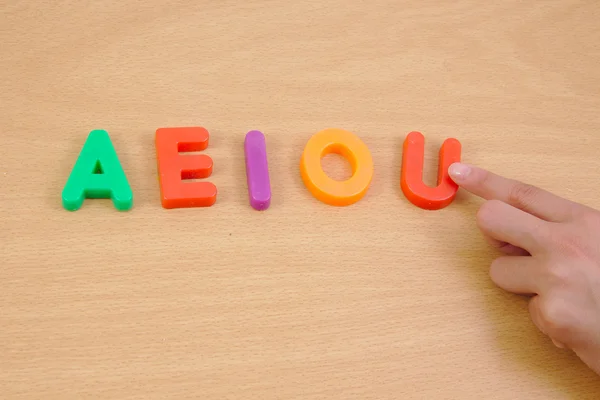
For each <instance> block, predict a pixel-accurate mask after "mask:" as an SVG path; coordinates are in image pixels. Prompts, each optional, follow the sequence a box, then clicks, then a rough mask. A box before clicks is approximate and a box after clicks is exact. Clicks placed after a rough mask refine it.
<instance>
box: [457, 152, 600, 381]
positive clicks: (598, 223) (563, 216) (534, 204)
mask: <svg viewBox="0 0 600 400" xmlns="http://www.w3.org/2000/svg"><path fill="white" fill-rule="evenodd" d="M449 173H450V176H451V177H452V179H453V180H454V181H455V182H456V183H457V184H458V185H460V186H461V187H462V188H464V189H466V190H468V191H469V192H471V193H473V194H475V195H477V196H479V197H482V198H483V199H485V200H487V202H486V203H485V204H483V206H482V207H481V209H480V210H479V212H478V213H477V225H478V226H479V228H480V229H481V231H482V232H483V234H484V235H485V236H486V238H487V239H488V240H489V241H490V243H491V244H492V245H493V246H494V247H497V248H498V249H499V250H501V251H502V252H504V253H505V254H506V256H503V257H500V258H497V259H496V260H494V261H493V262H492V265H491V268H490V276H491V278H492V280H493V281H494V283H496V284H497V285H498V286H499V287H501V288H503V289H505V290H507V291H509V292H513V293H517V294H522V295H528V296H532V297H531V300H530V302H529V312H530V314H531V318H532V320H533V322H534V323H535V325H536V326H537V327H538V328H539V329H540V330H541V331H542V332H543V333H545V334H546V335H548V336H549V337H550V338H551V339H552V341H553V342H554V344H555V345H556V346H558V347H566V348H569V349H571V350H573V351H574V352H575V353H576V354H577V355H578V356H579V358H581V360H583V362H585V363H586V364H587V365H588V366H589V367H590V368H592V369H593V370H594V371H595V372H596V373H599V374H600V212H599V211H597V210H594V209H591V208H589V207H586V206H584V205H581V204H577V203H574V202H571V201H569V200H566V199H563V198H560V197H558V196H555V195H553V194H551V193H548V192H546V191H544V190H541V189H538V188H536V187H533V186H530V185H527V184H524V183H521V182H517V181H514V180H510V179H506V178H503V177H501V176H498V175H495V174H493V173H491V172H488V171H485V170H483V169H480V168H476V167H474V166H467V165H465V164H458V163H457V164H453V165H452V166H450V169H449Z"/></svg>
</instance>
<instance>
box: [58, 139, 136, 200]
mask: <svg viewBox="0 0 600 400" xmlns="http://www.w3.org/2000/svg"><path fill="white" fill-rule="evenodd" d="M86 198H88V199H108V198H110V199H112V201H113V204H114V206H115V208H116V209H117V210H120V211H126V210H129V209H131V207H132V206H133V193H132V192H131V187H130V186H129V182H128V181H127V177H126V176H125V172H124V171H123V168H122V167H121V163H120V162H119V158H118V157H117V153H116V151H115V148H114V147H113V144H112V142H111V140H110V137H109V136H108V133H107V132H106V131H104V130H93V131H91V132H90V134H89V136H88V138H87V141H86V142H85V144H84V146H83V149H81V153H80V154H79V158H78V159H77V162H76V163H75V166H74V167H73V170H72V171H71V175H70V176H69V179H68V180H67V183H66V185H65V187H64V189H63V192H62V202H63V207H64V208H65V209H66V210H69V211H76V210H78V209H79V208H81V206H82V205H83V201H84V200H85V199H86Z"/></svg>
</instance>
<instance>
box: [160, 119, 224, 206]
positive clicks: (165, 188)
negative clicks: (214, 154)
mask: <svg viewBox="0 0 600 400" xmlns="http://www.w3.org/2000/svg"><path fill="white" fill-rule="evenodd" d="M208 138H209V135H208V131H207V130H206V129H204V128H200V127H189V128H160V129H158V130H157V131H156V158H157V161H158V175H159V181H160V192H161V201H162V206H163V207H164V208H167V209H169V208H185V207H210V206H212V205H213V204H214V203H215V202H216V200H217V187H216V186H215V185H214V184H212V183H210V182H185V180H186V179H202V178H207V177H209V176H210V175H211V174H212V169H213V161H212V159H211V158H210V157H209V156H207V155H204V154H200V155H181V154H179V153H180V152H181V153H184V152H191V151H202V150H205V149H206V148H207V147H208Z"/></svg>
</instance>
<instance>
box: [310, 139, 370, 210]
mask: <svg viewBox="0 0 600 400" xmlns="http://www.w3.org/2000/svg"><path fill="white" fill-rule="evenodd" d="M330 153H337V154H340V155H342V156H343V157H346V159H347V160H348V162H350V165H351V166H352V177H350V179H347V180H345V181H336V180H334V179H331V178H330V177H329V176H328V175H327V174H326V173H325V171H323V168H321V158H323V157H324V156H325V155H327V154H330ZM300 173H301V175H302V180H303V181H304V184H305V185H306V187H307V188H308V190H309V191H310V192H311V193H312V195H313V196H314V197H316V198H317V199H319V200H321V201H322V202H323V203H326V204H329V205H332V206H348V205H350V204H353V203H356V202H357V201H359V200H360V199H362V198H363V196H364V195H365V194H366V193H367V190H368V189H369V185H370V184H371V179H372V178H373V159H372V158H371V153H370V152H369V149H368V147H367V145H366V144H365V143H364V142H363V141H362V140H360V138H359V137H358V136H356V135H354V134H353V133H350V132H348V131H344V130H342V129H325V130H323V131H320V132H318V133H316V134H315V135H314V136H313V137H311V138H310V139H309V141H308V143H307V144H306V147H305V148H304V152H303V153H302V158H301V160H300Z"/></svg>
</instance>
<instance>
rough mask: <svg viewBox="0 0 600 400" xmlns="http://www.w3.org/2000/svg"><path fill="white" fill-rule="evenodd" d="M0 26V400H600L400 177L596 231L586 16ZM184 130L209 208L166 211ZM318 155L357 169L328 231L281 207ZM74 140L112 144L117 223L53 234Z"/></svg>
mask: <svg viewBox="0 0 600 400" xmlns="http://www.w3.org/2000/svg"><path fill="white" fill-rule="evenodd" d="M0 19H1V23H0V43H1V44H0V225H1V229H0V244H1V250H0V260H1V268H0V288H1V290H0V306H1V308H0V398H2V399H55V398H56V399H92V398H94V399H184V398H195V399H440V400H443V399H479V398H485V399H506V400H513V399H529V400H534V399H544V400H552V399H577V400H585V399H597V398H598V396H599V393H600V379H599V378H598V377H597V376H595V375H594V374H593V373H591V372H590V371H589V370H588V369H587V368H586V367H585V366H584V365H583V364H582V363H581V362H580V361H579V360H578V359H577V358H576V357H575V356H574V355H572V354H571V353H569V352H566V351H562V350H559V349H556V348H555V347H554V346H553V345H552V343H551V342H550V341H549V340H548V339H547V338H546V337H544V336H543V335H541V334H540V333H538V332H537V331H536V329H535V328H534V326H533V325H532V323H531V322H530V320H529V316H528V314H527V308H526V306H527V303H526V300H525V299H523V298H520V297H517V296H513V295H510V294H506V293H504V292H502V291H501V290H499V289H498V288H496V287H495V286H494V285H493V284H492V283H491V282H490V280H489V278H488V273H487V270H488V266H489V264H490V262H491V261H492V260H493V258H494V257H495V256H496V254H495V252H494V251H492V250H491V249H489V248H488V247H487V246H486V244H485V243H484V241H483V239H482V238H481V236H480V234H479V232H478V231H477V228H476V226H475V224H474V215H475V212H476V210H477V207H478V206H479V205H480V204H481V202H480V200H478V199H475V198H473V197H471V196H469V195H467V194H466V193H462V192H461V193H460V195H459V197H458V198H457V200H456V201H455V202H454V203H453V204H452V205H451V206H450V207H448V208H446V209H444V210H441V211H437V212H426V211H423V210H420V209H418V208H416V207H414V206H412V205H411V204H409V203H408V202H407V201H406V199H405V198H404V197H403V195H402V193H401V192H400V187H399V177H400V161H401V157H402V148H401V146H402V142H403V140H404V137H405V135H406V134H407V133H408V132H409V131H411V130H419V131H421V132H423V133H424V134H425V137H426V140H427V155H426V159H427V167H426V172H425V175H426V179H427V181H428V182H433V179H434V176H435V169H436V168H437V166H436V162H437V155H436V152H437V149H438V147H439V146H440V144H441V143H442V141H443V140H444V139H445V138H447V137H450V136H453V137H456V138H458V139H459V140H460V141H461V142H462V144H463V151H464V154H463V159H464V160H465V161H468V162H470V163H475V164H478V165H480V166H482V167H485V168H489V169H491V170H493V171H495V172H498V173H501V174H503V175H506V176H509V177H513V178H518V179H522V180H524V181H527V182H530V183H532V184H535V185H539V186H541V187H543V188H546V189H549V190H552V191H554V192H556V193H558V194H560V195H563V196H565V197H568V198H570V199H573V200H577V201H579V202H582V203H585V204H588V205H590V206H593V207H600V188H599V186H598V184H597V180H598V178H597V171H598V170H599V169H600V158H599V157H598V149H599V148H600V112H599V110H600V98H599V93H600V68H599V65H600V24H599V23H598V21H600V3H599V2H597V1H595V0H556V1H551V0H548V1H537V2H528V1H518V0H506V1H496V2H493V1H489V2H482V1H476V0H459V1H449V0H448V1H439V0H437V1H433V0H432V1H427V0H425V1H423V0H422V1H416V0H410V1H398V0H371V1H368V2H363V1H357V0H352V1H350V0H330V1H327V2H323V1H316V0H315V1H308V0H306V1H296V2H290V1H284V0H248V1H245V2H239V1H232V0H219V1H217V0H212V1H209V0H201V1H196V2H191V1H183V0H181V1H172V2H160V1H155V0H147V1H131V0H125V1H113V0H106V1H102V2H99V1H98V2H80V1H73V0H57V1H48V0H42V1H39V2H33V1H10V0H3V1H1V2H0ZM188 125H201V126H204V127H206V128H207V129H208V130H209V131H210V133H211V144H210V147H209V149H208V151H207V154H209V155H210V156H211V157H212V158H213V159H214V162H215V170H214V175H213V177H212V178H211V180H212V182H214V183H215V184H216V185H217V187H218V189H219V197H218V201H217V204H215V206H213V207H211V208H208V209H194V210H169V211H167V210H164V209H162V208H161V206H160V201H159V197H158V196H159V191H158V183H157V171H156V158H155V149H154V143H153V140H154V132H155V130H156V129H157V128H159V127H168V126H188ZM328 127H338V128H343V129H347V130H350V131H352V132H354V133H356V134H357V135H359V136H360V137H361V138H362V139H363V140H364V142H365V143H366V144H367V145H368V146H369V148H370V150H371V152H372V155H373V158H374V161H375V168H376V169H375V176H374V181H373V184H372V187H371V189H370V191H369V193H368V195H367V196H366V197H365V198H364V199H363V200H362V201H361V202H360V203H358V204H356V205H354V206H352V207H349V208H343V209H338V208H334V207H329V206H326V205H324V204H321V203H319V202H318V201H316V200H315V199H314V198H312V197H311V195H310V194H309V193H308V191H307V190H306V188H305V187H304V186H303V184H302V181H301V179H300V174H299V157H300V154H301V152H302V149H303V146H304V144H305V143H306V141H307V140H308V138H309V137H310V136H311V135H312V134H314V133H316V132H317V131H319V130H321V129H324V128H328ZM92 129H106V130H107V131H108V132H109V134H110V135H111V137H112V139H113V142H114V145H115V147H116V149H117V151H118V153H119V157H120V158H121V161H122V164H123V167H124V169H125V171H126V173H127V176H128V179H129V181H130V184H131V186H132V188H133V191H134V195H135V207H134V209H133V210H132V211H130V212H127V213H119V212H117V211H115V210H114V208H113V207H112V205H111V203H110V202H109V201H104V200H97V201H87V202H86V203H85V205H84V207H83V208H82V209H81V210H79V211H77V212H74V213H70V212H67V211H65V210H63V209H62V207H61V203H60V195H61V191H62V188H63V186H64V184H65V182H66V179H67V177H68V175H69V173H70V170H71V168H72V166H73V164H74V162H75V160H76V158H77V155H78V153H79V151H80V149H81V147H82V145H83V143H84V141H85V139H86V137H87V134H88V133H89V131H90V130H92ZM251 129H260V130H262V131H263V132H264V133H265V135H266V137H267V146H268V151H269V163H270V171H271V180H272V186H273V193H274V197H273V202H272V206H271V208H270V209H269V210H268V211H267V212H264V213H259V212H256V211H253V210H252V209H251V208H250V207H249V205H248V197H247V190H246V182H245V169H244V168H245V167H244V158H243V139H244V134H245V133H246V132H247V131H249V130H251ZM324 163H325V164H326V165H325V168H326V169H327V171H329V172H330V173H331V174H332V175H336V174H340V175H339V176H342V175H343V174H347V170H344V168H346V167H345V166H344V165H343V163H342V162H340V160H338V159H335V157H329V158H328V159H327V160H325V161H324Z"/></svg>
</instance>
